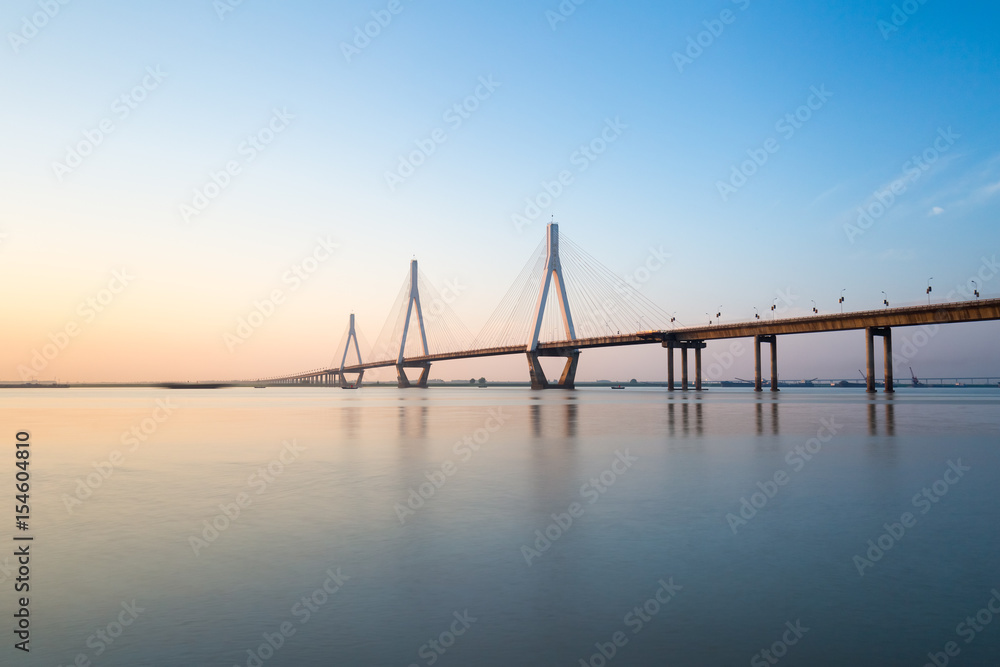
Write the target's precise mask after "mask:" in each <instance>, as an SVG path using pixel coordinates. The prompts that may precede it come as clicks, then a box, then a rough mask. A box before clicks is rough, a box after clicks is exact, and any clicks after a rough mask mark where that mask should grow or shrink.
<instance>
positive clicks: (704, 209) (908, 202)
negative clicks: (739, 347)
mask: <svg viewBox="0 0 1000 667" xmlns="http://www.w3.org/2000/svg"><path fill="white" fill-rule="evenodd" d="M64 1H65V0H64ZM998 19H1000V8H998V7H997V6H996V4H995V3H985V2H982V3H979V2H963V3H944V2H940V1H936V0H927V1H925V2H919V1H918V0H909V2H902V3H893V2H890V1H887V0H886V1H883V0H871V1H860V0H854V1H829V0H827V1H823V2H820V1H817V0H802V1H799V2H795V3H764V2H760V1H759V0H714V1H712V2H672V3H661V2H641V1H640V2H631V3H611V2H603V1H601V0H586V1H583V2H579V4H578V2H577V1H573V0H566V1H564V2H562V3H560V2H557V1H556V0H530V1H529V0H523V1H518V0H512V1H510V2H504V3H491V4H485V3H467V2H454V1H452V2H448V1H442V2H436V3H430V2H422V1H419V0H391V1H390V0H374V1H370V2H345V3H322V2H304V1H303V2H292V1H290V2H282V3H278V2H265V1H263V0H244V1H243V2H236V1H235V0H217V1H214V2H213V1H212V0H172V1H170V2H167V1H166V0H161V1H149V2H142V3H136V2H119V1H114V0H110V1H108V2H102V3H85V2H73V1H65V4H64V3H63V2H60V1H59V0H36V1H34V2H32V1H27V0H9V1H8V2H6V3H4V5H3V8H2V9H0V29H2V33H3V35H4V44H3V45H2V46H0V82H2V84H0V85H2V88H0V90H2V99H3V103H2V104H0V136H2V143H0V146H2V151H0V277H2V279H3V282H4V284H6V285H7V289H6V290H5V298H4V300H3V303H4V326H3V329H2V331H0V350H2V353H0V354H2V357H0V379H3V380H23V379H38V380H52V379H60V380H69V381H84V380H93V381H110V380H126V381H146V380H194V379H242V378H247V379H250V378H256V377H264V376H271V375H280V374H287V373H292V372H298V371H303V370H308V369H313V368H319V367H323V366H326V365H328V364H330V363H331V361H332V360H333V359H334V358H338V359H339V356H340V354H341V351H338V350H337V349H336V346H337V345H338V341H341V340H342V339H343V335H344V333H345V330H346V327H347V322H348V317H349V314H350V313H352V312H353V313H355V314H356V318H357V326H358V328H359V330H360V331H361V333H362V336H363V337H364V339H365V340H366V341H368V342H374V341H375V339H376V338H377V337H378V334H379V332H380V331H381V330H382V327H383V324H384V322H385V321H386V320H387V319H388V318H394V317H395V314H394V313H390V310H391V308H392V306H393V303H394V300H395V299H396V297H397V295H398V293H399V291H400V287H401V285H402V284H403V282H404V279H405V278H406V277H407V275H408V271H409V267H408V265H409V262H410V260H411V259H414V258H416V259H418V260H419V263H420V269H421V272H422V274H423V275H424V276H425V277H426V279H427V280H428V281H429V282H430V283H432V284H434V285H436V286H438V288H439V289H443V288H445V287H446V286H447V285H451V286H452V288H451V291H450V292H448V294H452V295H453V298H449V306H450V308H451V309H452V310H453V311H454V313H455V314H456V315H457V316H458V317H459V318H460V319H461V320H462V322H463V323H464V324H465V325H466V326H467V327H468V329H469V330H470V331H471V332H473V334H474V333H475V332H476V331H478V329H479V328H480V327H482V326H483V324H484V323H485V322H486V321H487V320H488V319H489V317H490V315H491V313H492V312H493V311H494V309H495V308H496V307H497V304H498V303H500V300H501V299H502V297H503V296H504V294H505V293H506V292H507V290H508V288H509V287H510V286H511V284H512V283H513V282H514V280H515V278H516V277H517V275H518V273H519V271H520V270H521V268H522V266H523V265H524V264H525V262H526V261H528V260H529V259H530V258H531V256H532V255H533V253H534V251H535V249H536V248H537V246H538V243H539V242H540V241H541V240H542V239H543V238H544V233H545V225H546V223H547V222H548V221H550V220H552V219H553V218H554V219H555V220H556V221H557V222H559V224H560V230H561V232H562V233H563V234H564V235H565V236H567V237H569V238H570V239H572V240H573V241H574V242H575V243H576V244H578V245H579V246H580V247H582V248H584V249H586V251H587V252H588V253H590V254H591V255H592V256H594V257H595V258H597V259H599V260H600V261H601V263H602V264H603V265H604V266H605V267H607V268H609V269H610V270H611V271H612V272H614V273H615V274H617V275H618V276H621V277H632V278H636V277H639V278H641V279H642V280H641V282H639V289H640V291H641V292H642V294H643V296H644V297H646V298H648V299H650V300H651V301H652V302H655V303H656V304H658V305H659V306H660V307H661V308H662V309H663V310H664V311H666V312H669V313H672V314H675V316H676V318H677V320H678V321H679V322H682V323H684V324H690V325H694V324H703V323H707V321H708V320H709V319H713V320H714V319H716V318H715V317H714V315H715V313H716V312H719V313H721V316H722V318H721V319H722V321H723V322H726V321H730V322H733V321H741V320H747V319H753V317H754V314H755V310H754V309H755V308H756V309H757V311H756V312H759V313H761V314H762V316H765V317H766V316H769V314H770V309H771V306H772V305H775V306H776V307H777V308H778V309H779V310H778V311H777V312H779V313H780V315H781V316H796V315H805V314H807V313H811V312H812V308H813V307H816V308H817V309H818V310H819V311H820V312H833V311H837V310H839V309H840V307H841V306H840V305H839V304H838V299H839V297H840V296H841V295H843V296H844V298H845V301H844V307H845V309H847V310H867V309H873V308H878V307H881V306H882V302H883V299H886V300H888V301H890V303H891V305H893V306H895V305H906V304H916V303H921V302H926V299H927V294H926V291H925V290H926V288H927V286H928V284H930V285H931V286H932V287H933V291H932V294H931V295H930V296H931V298H932V299H934V300H942V301H943V300H952V301H953V300H960V299H963V298H966V297H967V296H968V297H971V289H972V284H971V282H970V281H972V280H975V281H976V287H978V289H979V291H980V292H981V294H982V295H983V296H984V297H986V296H990V295H998V294H1000V273H998V272H1000V269H998V268H997V267H996V256H997V254H998V251H1000V226H998V225H997V219H998V213H1000V126H998V123H997V122H996V110H997V109H998V108H1000V85H998V84H1000V81H998V78H1000V77H998V73H1000V66H998V65H1000V64H998V52H1000V40H997V38H996V26H997V24H998ZM651 257H656V258H660V259H662V261H660V260H657V261H654V262H652V263H650V258H651ZM664 258H665V259H664ZM651 265H654V266H656V269H655V270H651V271H649V272H648V273H646V272H645V271H643V267H649V266H651ZM637 272H638V273H637ZM883 292H884V294H883ZM427 298H428V297H425V299H427ZM814 304H815V305H814ZM254 312H257V313H260V314H259V315H258V316H255V318H254V320H253V321H254V322H256V323H258V326H252V327H251V328H250V330H249V335H248V336H245V337H244V336H241V335H240V334H239V331H240V322H241V320H244V321H246V320H248V318H250V317H251V315H252V314H253V313H254ZM998 326H1000V324H996V323H978V324H970V325H955V326H951V327H944V328H942V329H941V330H939V331H935V332H934V334H933V335H932V336H930V338H929V339H928V340H926V341H924V340H923V339H921V338H919V337H918V339H917V341H916V342H917V343H921V342H923V344H922V345H916V344H915V345H914V346H913V349H914V352H913V354H911V355H910V356H908V357H907V359H906V366H913V368H914V372H916V373H917V374H918V375H921V376H925V377H941V376H945V377H954V376H986V375H990V374H993V375H997V376H1000V355H998V354H997V352H996V345H995V341H996V339H997V333H998V328H997V327H998ZM244 333H247V330H246V329H245V328H244ZM915 333H916V332H915V331H907V330H902V331H898V332H897V348H899V346H900V345H901V344H902V340H904V339H905V340H907V341H909V340H910V339H911V338H912V337H913V336H914V335H915ZM234 341H236V342H234ZM730 346H731V343H730V342H723V343H712V344H710V346H709V348H708V351H707V355H708V357H707V361H708V362H709V363H712V362H713V360H714V362H715V363H718V364H719V367H718V368H717V369H716V370H715V371H714V372H713V373H709V376H710V379H729V378H731V377H737V376H742V377H746V374H747V373H752V371H751V370H749V369H751V368H752V363H753V359H752V356H753V355H752V350H751V345H750V344H749V343H747V342H746V341H744V345H743V351H742V352H739V353H738V354H735V355H734V359H733V361H732V363H729V362H728V360H727V357H726V355H727V354H730V353H732V350H731V349H730ZM781 346H782V352H781V373H782V376H783V377H787V378H811V377H824V378H840V377H856V372H857V369H858V368H860V367H861V365H862V363H863V359H864V334H863V332H849V333H842V334H829V335H826V334H824V335H810V336H791V337H785V338H782V339H781ZM723 362H726V363H723ZM664 363H665V354H664V351H663V350H662V349H660V348H659V347H658V346H649V347H643V348H641V349H639V348H636V349H617V350H604V351H600V352H586V353H584V355H583V357H582V360H581V366H580V371H579V375H578V379H581V380H590V379H628V378H632V377H636V378H638V379H641V380H662V379H664V377H665V373H666V371H665V366H664ZM906 371H907V369H906V368H905V367H903V368H897V376H898V374H899V373H900V372H904V373H905V372H906ZM481 375H485V376H487V377H489V378H491V379H509V380H526V379H527V364H526V363H525V361H524V359H523V358H520V357H511V358H504V359H491V360H475V361H463V362H450V363H448V364H441V365H438V366H435V368H434V369H433V370H432V373H431V376H432V377H440V378H442V379H451V378H468V377H479V376H481Z"/></svg>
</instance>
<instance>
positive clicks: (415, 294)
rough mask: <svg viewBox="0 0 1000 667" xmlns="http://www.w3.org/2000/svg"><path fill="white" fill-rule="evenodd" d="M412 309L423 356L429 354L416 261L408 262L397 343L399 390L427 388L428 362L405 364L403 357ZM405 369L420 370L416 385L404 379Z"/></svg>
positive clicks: (429, 367) (406, 378)
mask: <svg viewBox="0 0 1000 667" xmlns="http://www.w3.org/2000/svg"><path fill="white" fill-rule="evenodd" d="M414 308H416V311H417V313H416V314H417V324H418V326H419V328H420V343H421V346H422V349H423V352H424V356H427V355H428V354H429V352H428V349H427V330H426V329H424V311H423V309H422V308H421V307H420V290H419V289H417V260H413V261H411V262H410V296H409V297H408V298H407V300H406V321H405V322H404V323H403V337H402V338H401V339H400V341H399V357H398V358H397V360H396V377H397V380H398V385H399V388H400V389H408V388H410V387H419V388H422V389H426V388H427V376H428V375H429V374H430V371H431V364H430V362H429V361H418V362H406V361H404V360H403V356H404V354H405V353H406V336H407V334H408V333H409V330H410V319H411V317H412V316H413V311H414ZM406 368H420V369H422V370H421V371H420V379H418V380H417V381H416V383H412V382H410V379H409V378H408V377H406V371H405V370H404V369H406Z"/></svg>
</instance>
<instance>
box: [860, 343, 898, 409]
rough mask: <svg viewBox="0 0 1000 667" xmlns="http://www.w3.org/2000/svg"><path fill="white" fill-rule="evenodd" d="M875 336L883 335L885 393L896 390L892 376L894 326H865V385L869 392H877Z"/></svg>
mask: <svg viewBox="0 0 1000 667" xmlns="http://www.w3.org/2000/svg"><path fill="white" fill-rule="evenodd" d="M875 336H881V337H882V353H883V354H884V356H885V359H884V367H883V369H884V370H883V372H884V374H885V375H884V377H885V393H887V394H891V393H893V392H895V388H894V386H893V378H892V328H891V327H866V328H865V360H866V363H865V385H866V391H867V392H868V393H869V394H874V393H875Z"/></svg>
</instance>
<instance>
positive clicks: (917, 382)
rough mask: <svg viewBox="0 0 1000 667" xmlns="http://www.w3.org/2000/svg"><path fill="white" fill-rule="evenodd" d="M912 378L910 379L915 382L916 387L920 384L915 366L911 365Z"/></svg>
mask: <svg viewBox="0 0 1000 667" xmlns="http://www.w3.org/2000/svg"><path fill="white" fill-rule="evenodd" d="M910 378H911V380H910V381H911V382H913V386H914V387H919V386H920V380H919V379H917V376H916V375H915V374H914V373H913V366H910Z"/></svg>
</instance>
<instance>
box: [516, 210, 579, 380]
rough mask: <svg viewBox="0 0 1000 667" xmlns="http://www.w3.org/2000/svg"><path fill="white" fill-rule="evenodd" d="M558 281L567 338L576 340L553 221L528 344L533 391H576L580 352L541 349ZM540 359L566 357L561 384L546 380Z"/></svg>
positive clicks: (557, 232) (572, 349)
mask: <svg viewBox="0 0 1000 667" xmlns="http://www.w3.org/2000/svg"><path fill="white" fill-rule="evenodd" d="M553 280H555V292H556V296H557V297H558V298H559V309H560V312H561V313H562V321H563V328H564V329H565V330H566V339H567V340H574V339H575V338H576V330H575V329H574V328H573V315H572V313H571V312H570V309H569V298H568V297H567V296H566V281H565V280H564V279H563V270H562V263H561V262H560V261H559V225H558V224H556V223H554V222H552V223H549V226H548V242H547V246H546V255H545V273H544V277H543V278H542V287H541V290H540V291H539V293H538V306H537V307H536V309H535V324H534V327H533V328H532V334H531V342H530V343H529V344H528V349H527V351H526V352H527V355H528V371H529V372H530V373H531V388H532V389H573V388H574V382H575V380H576V367H577V365H578V364H579V362H580V350H578V349H574V348H571V347H570V348H557V349H545V350H539V349H538V336H539V334H540V333H541V330H542V318H543V317H544V315H545V304H546V303H547V301H548V298H549V288H550V286H551V284H552V282H553ZM539 357H566V366H565V367H564V368H563V371H562V375H561V376H560V378H559V382H558V383H550V382H549V381H548V380H547V379H546V378H545V372H544V371H543V369H542V365H541V362H540V361H539V359H538V358H539Z"/></svg>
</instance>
